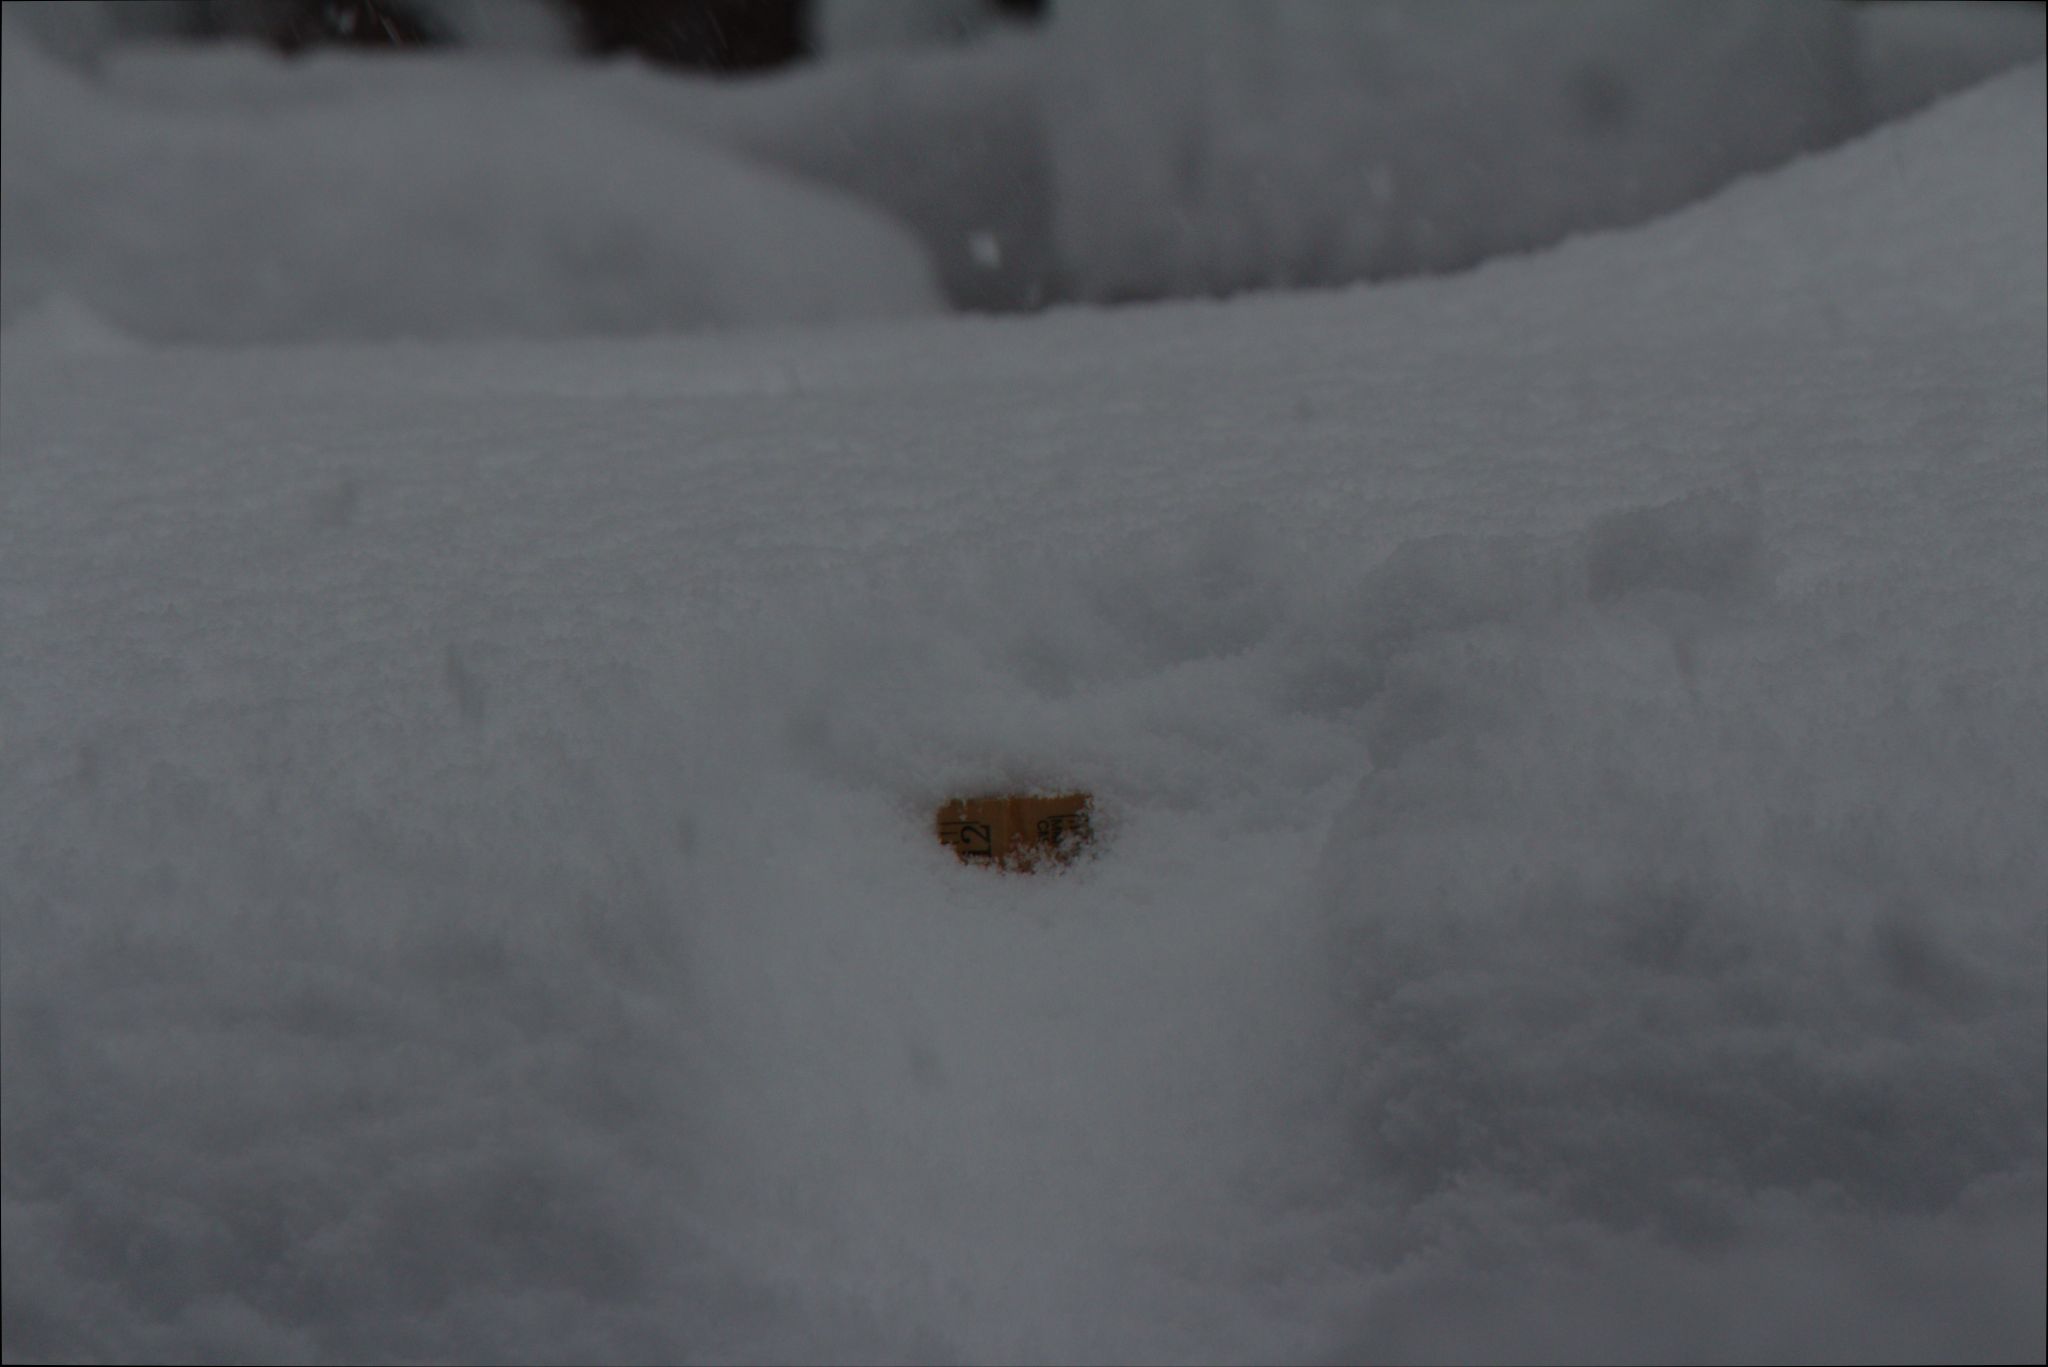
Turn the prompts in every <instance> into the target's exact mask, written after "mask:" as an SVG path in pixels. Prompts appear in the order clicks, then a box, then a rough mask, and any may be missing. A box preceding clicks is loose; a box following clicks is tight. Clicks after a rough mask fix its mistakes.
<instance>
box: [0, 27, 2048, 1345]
mask: <svg viewBox="0 0 2048 1367" xmlns="http://www.w3.org/2000/svg"><path fill="white" fill-rule="evenodd" d="M9 47H10V49H11V48H12V43H11V42H10V44H9ZM14 61H15V58H14V57H13V56H12V55H10V57H9V62H10V65H9V66H8V68H7V81H8V89H9V91H10V93H11V92H12V90H13V89H14V88H15V87H14V82H15V80H16V76H17V72H18V71H19V70H20V68H18V67H17V66H16V65H14ZM324 70H325V74H322V72H321V71H319V70H315V71H314V72H312V73H310V74H311V78H312V79H315V80H316V81H317V80H322V79H332V80H334V81H336V82H344V81H346V80H349V79H355V77H354V76H353V75H351V74H349V73H350V72H351V71H352V69H344V68H340V67H329V68H326V69H324ZM30 79H31V80H35V79H39V78H38V77H36V76H34V75H31V77H30ZM236 98H240V95H237V97H236ZM11 110H12V106H10V118H9V120H8V126H9V135H10V136H12V135H13V127H14V121H13V119H12V116H11ZM2044 115H2048V75H2044V72H2043V69H2042V68H2041V67H2040V66H2038V65H2037V66H2033V67H2031V68H2029V69H2027V70H2025V71H2022V72H2019V73H2016V74H2013V75H2011V76H2009V77H2007V78H2005V79H2003V80H2001V81H1999V82H1998V83H1996V84H1994V85H1991V86H1988V87H1986V88H1984V89H1982V90H1980V91H1977V92H1974V93H1971V94H1968V95H1966V96H1963V97H1961V98H1958V99H1955V100H1952V101H1950V102H1948V103H1946V104H1944V105H1942V106H1941V107H1939V108H1938V109H1935V110H1933V111H1930V112H1929V113H1927V114H1925V115H1923V116H1921V117H1919V118H1917V119H1915V120H1913V121H1911V122H1908V123H1905V124H1902V125H1899V126H1897V127H1895V128H1891V129H1887V130H1884V131H1882V132H1880V133H1879V134H1877V135H1875V136H1873V137H1871V138H1869V139H1867V140H1865V141H1863V142H1862V143H1859V144H1857V145H1854V146H1851V147H1848V148H1845V149H1842V150H1840V151H1837V152H1835V153H1832V154H1829V155H1826V156H1824V157H1820V158H1815V159H1812V160H1809V161H1806V162H1804V163H1802V164H1800V165H1797V166H1794V167H1792V168H1789V169H1788V170H1786V171H1784V172H1782V173H1780V174H1778V175H1775V176H1772V177H1769V178H1766V179H1762V180H1758V181H1754V182H1751V183H1748V184H1745V185H1742V186H1738V187H1736V188H1735V189H1733V190H1732V191H1730V192H1729V193H1726V194H1724V195H1722V196H1721V197H1719V198H1717V199H1715V200H1713V201H1711V202H1709V203H1707V204H1704V205H1701V206H1698V207H1696V208H1694V209H1691V210H1688V211H1686V212H1684V213H1681V214H1679V215H1677V216H1674V217H1672V218H1669V219H1667V220H1666V221H1664V222H1661V223H1659V224H1656V225H1653V226H1650V227H1646V228H1643V229H1640V230H1637V231H1633V232H1628V233H1619V234H1610V235H1606V236H1602V237H1596V238H1588V239H1584V240H1581V241H1577V242H1573V243H1569V244H1566V245H1565V246H1563V247H1562V248H1560V249H1558V250H1556V251H1553V252H1550V253H1547V254H1544V255H1541V256H1536V257H1532V258H1528V259H1523V260H1517V261H1511V262H1502V263H1497V264H1495V265H1492V266H1489V267H1486V268H1483V269H1481V270H1478V271H1475V272H1472V273H1470V274H1467V275H1464V276H1460V277H1456V278H1451V279H1445V280H1435V281H1426V282H1416V283H1410V284H1405V285H1396V286H1387V287H1381V288H1375V289H1369V290H1364V291H1353V292H1348V293H1344V294H1327V295H1307V294H1305V295H1297V296H1291V297H1264V298H1251V299H1242V300H1237V301H1233V302H1230V303H1223V304H1217V303H1200V304H1185V305H1176V306H1167V307H1159V308H1152V309H1140V310H1124V311H1117V312H1095V311H1084V310H1075V311H1064V312H1054V313H1049V314H1046V315H1043V316H1040V317H1035V318H1029V319H1011V320H991V319H957V318H956V319H927V320H910V321H904V322H899V323H894V324H869V325H862V326H859V327H847V328H842V329H838V330H833V329H813V330H784V331H770V332H760V333H754V334H747V335H737V336H731V337H725V338H720V339H715V340H714V339H695V340H691V339H669V340H662V341H641V342H631V343H629V342H618V341H612V342H592V341H584V342H577V343H554V344H546V345H541V344H534V343H508V342H495V343H476V342H469V343H460V344H456V343H442V344H437V345H407V346H388V345H387V346H374V347H373V346H343V345H324V346H307V347H299V348H273V349H269V350H252V351H235V350H213V351H207V350H198V349H151V348H148V347H142V346H138V345H137V344H136V343H135V341H134V339H133V338H129V337H124V336H123V335H122V334H121V333H119V332H118V331H110V330H109V329H108V328H107V327H106V325H105V324H104V323H103V322H101V321H98V320H97V319H96V318H95V316H94V313H93V311H92V309H90V308H89V307H86V306H84V305H75V301H72V302H67V301H66V299H65V297H64V296H62V295H55V296H52V297H50V298H48V299H45V300H44V301H43V303H42V304H41V305H39V306H38V308H37V309H36V310H33V311H31V312H28V313H25V314H23V315H22V316H21V317H20V318H19V320H18V321H17V323H16V325H15V326H14V327H12V328H10V329H9V330H8V332H7V334H6V339H5V345H4V348H0V642H4V648H0V757H4V763H0V918H4V919H0V933H4V946H5V955H4V959H0V1064H4V1067H0V1077H4V1086H5V1100H6V1104H5V1107H4V1110H0V1127H4V1131H0V1176H4V1182H0V1202H4V1205H0V1210H4V1221H0V1301H4V1305H0V1346H4V1352H5V1354H6V1355H7V1356H8V1357H9V1358H11V1359H13V1358H18V1359H22V1360H29V1359H37V1358H43V1357H98V1358H123V1359H151V1358H159V1357H179V1358H195V1357H203V1358H210V1359H223V1360H225V1359H258V1360H281V1361H292V1360H311V1359H325V1360H334V1359H343V1358H350V1357H362V1358H367V1359H372V1360H394V1359H408V1360H418V1359H425V1358H459V1359H465V1360H484V1359H496V1358H505V1359H509V1360H556V1361H559V1360H624V1359H658V1360H676V1359H683V1360H713V1361H726V1360H773V1361H782V1360H792V1359H795V1360H835V1361H837V1360H859V1359H878V1360H898V1359H917V1360H955V1359H958V1360H970V1361H1022V1360H1031V1361H1038V1360H1075V1361H1087V1360H1218V1359H1223V1360H1261V1361H1265V1360H1276V1359H1277V1360H1289V1361H1330V1360H1338V1361H1356V1360H1370V1359H1380V1360H1384V1359H1396V1360H1432V1359H1438V1360H1441V1359H1451V1360H1472V1359H1489V1360H1490V1359H1514V1358H1572V1359H1592V1358H1614V1359H1630V1358H1637V1357H1653V1358H1686V1357H1692V1358H1710V1359H1755V1360H1781V1359H1786V1358H1790V1359H1838V1358H1845V1357H1847V1358H1873V1357H1885V1358H1907V1359H1917V1358H1921V1357H1926V1358H1935V1359H1973V1358H1979V1357H2004V1358H2022V1359H2025V1358H2035V1359H2038V1358H2039V1357H2040V1356H2041V1355H2042V1353H2043V1350H2044V1347H2048V1343H2044V1338H2048V1334H2044V1313H2048V1312H2044V1293H2043V1285H2044V1273H2048V1267H2044V1261H2048V1258H2044V1236H2048V1134H2044V1129H2048V1120H2044V1115H2048V854H2044V853H2043V850H2042V846H2041V842H2040V832H2041V830H2042V829H2044V828H2048V725H2044V720H2048V685H2044V683H2043V681H2044V680H2048V631H2044V630H2043V626H2042V621H2043V618H2042V604H2043V603H2044V602H2048V547H2044V543H2043V541H2042V539H2041V537H2040V536H2039V529H2040V526H2041V523H2042V521H2043V514H2044V511H2048V222H2044V215H2048V210H2044V201H2048V185H2044V161H2048V157H2044V151H2048V146H2044V134H2043V128H2044ZM12 161H13V156H12V151H11V149H10V152H9V164H10V168H11V166H12ZM9 174H10V175H11V174H13V172H12V170H11V169H10V171H9ZM12 233H13V225H12V221H10V224H9V236H10V239H11V237H12ZM15 269H16V266H15V264H14V259H13V258H10V259H9V264H8V266H7V270H8V271H9V272H12V271H14V270H15ZM535 287H536V288H541V287H542V286H541V285H539V284H536V286H535ZM89 302H91V301H88V303H89ZM74 305H75V306H74ZM307 307H315V306H314V305H307ZM318 307H326V305H325V304H321V305H318ZM279 316H282V314H280V315H279ZM312 321H313V322H317V321H318V320H317V319H316V320H312ZM318 330H319V329H318V328H317V327H313V326H311V323H310V322H309V326H308V331H309V332H317V331H318ZM1041 783H1043V784H1059V785H1068V784H1073V785H1079V786H1086V787H1089V788H1091V789H1093V790H1094V791H1095V792H1096V793H1097V794H1098V797H1099V800H1100V803H1101V811H1102V823H1101V824H1102V826H1103V829H1104V841H1103V844H1102V848H1101V852H1100V856H1099V858H1097V859H1095V860H1093V861H1090V862H1087V863H1084V864H1083V865H1081V866H1079V867H1077V868H1075V869H1074V870H1072V871H1071V872H1068V873H1065V874H1061V875H1058V876H1050V877H1039V878H1028V879H1026V878H1008V879H1006V878H1000V877H991V876H989V875H987V874H985V873H984V872H982V871H980V870H975V869H969V868H964V867H962V866H960V865H958V864H957V863H955V862H954V861H953V860H952V859H951V857H950V856H949V855H948V854H947V853H946V852H945V851H944V850H942V849H941V848H940V847H939V846H938V845H937V844H936V842H935V841H934V840H933V839H932V837H931V833H930V830H929V828H928V822H929V820H930V813H931V810H932V807H933V806H934V804H935V803H936V802H937V801H939V800H940V799H942V798H944V797H946V796H948V795H950V794H953V793H956V792H960V791H965V790H972V789H1001V788H1006V787H1010V786H1013V785H1031V784H1041Z"/></svg>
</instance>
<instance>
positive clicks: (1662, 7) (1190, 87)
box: [1049, 0, 1859, 299]
mask: <svg viewBox="0 0 2048 1367" xmlns="http://www.w3.org/2000/svg"><path fill="white" fill-rule="evenodd" d="M1058 13H1059V22H1058V24H1057V27H1056V30H1055V32H1056V36H1057V37H1058V39H1059V41H1060V42H1061V43H1062V44H1063V48H1062V60H1061V61H1059V62H1058V63H1057V64H1056V70H1057V71H1058V73H1059V76H1060V78H1061V79H1060V80H1059V83H1058V84H1057V86H1056V88H1055V94H1054V97H1053V98H1052V100H1051V102H1050V105H1049V108H1050V111H1051V119H1052V130H1053V131H1052V136H1053V142H1054V150H1053V165H1054V167H1055V168H1056V176H1055V183H1056V187H1057V191H1058V223H1059V233H1060V238H1061V244H1062V248H1063V256H1064V258H1065V259H1066V260H1067V262H1068V263H1069V265H1070V268H1071V269H1072V271H1073V272H1074V276H1075V279H1074V285H1075V287H1076V288H1077V289H1078V291H1079V292H1080V293H1081V294H1082V295H1084V296H1085V297H1089V298H1097V299H1105V298H1122V297H1130V296H1158V295H1169V294H1190V293H1209V292H1227V291H1231V290H1237V289H1245V288H1250V287H1254V286H1268V285H1303V284H1327V283H1330V282H1334V281H1344V280H1356V279H1359V278H1362V277H1372V276H1387V275H1397V274H1412V273H1414V272H1417V271H1429V270H1445V269H1449V268H1452V267H1459V266H1467V265H1470V264H1472V263H1473V262H1475V261H1478V260H1481V259H1483V258H1485V257H1488V256H1492V255H1496V254H1498V253H1501V252H1504V251H1513V250H1517V249H1526V248H1529V247H1535V246H1541V245H1544V244H1546V243H1549V242H1553V241H1555V240H1557V239H1558V238H1561V237H1563V236H1565V235H1566V234H1567V233H1569V232H1572V231H1576V230H1583V229H1587V228H1597V227H1603V226H1608V225H1611V224H1616V223H1629V222H1637V221H1640V220H1642V219H1645V218H1648V217H1651V216H1652V215H1654V214H1657V213H1660V212H1662V211H1665V210H1668V209H1671V208H1675V207H1676V206H1678V205H1679V204H1682V203H1684V202H1686V201H1687V200H1691V199H1697V198H1698V197H1699V196H1701V195H1702V194H1705V193H1706V192H1707V191H1709V190H1712V189H1714V188H1717V187H1718V186H1720V185H1721V184H1723V183H1725V182H1726V181H1728V180H1730V179H1732V178H1733V177H1734V176H1736V175H1738V174H1741V173H1743V172H1745V171H1751V170H1755V169H1758V168H1760V167H1764V166H1769V165H1773V164H1775V163H1778V162H1781V161H1784V160H1786V159H1788V158H1790V157H1791V156H1792V155H1794V154H1795V153H1798V152H1801V151H1805V150H1807V149H1810V148H1813V147H1818V146H1821V145H1823V144H1825V143H1828V142H1831V141H1834V140H1836V139H1838V138H1840V137H1842V136H1845V135H1846V134H1848V133H1849V132H1851V131H1853V130H1854V129H1855V128H1857V127H1858V126H1859V115H1858V91H1857V88H1856V46H1855V32H1856V30H1855V23H1856V20H1855V17H1854V14H1853V12H1852V11H1851V9H1850V8H1849V7H1848V6H1846V5H1784V4H1774V3H1769V0H1753V2H1752V3H1746V4H1716V5H1709V6H1702V5H1685V4H1655V5H1645V4H1641V3H1638V0H1594V2H1593V3H1579V4H1574V5H1569V6H1557V5H1484V4H1472V3H1463V4H1443V3H1434V4H1426V5H1418V4H1404V3H1391V4H1385V3H1383V4H1348V5H1330V4H1321V3H1314V0H1308V2H1307V3H1304V2H1303V0H1294V3H1286V4H1272V3H1267V2H1266V0H1257V2H1256V3H1254V2H1253V0H1237V2H1236V3H1223V2H1222V0H1212V2H1211V3H1204V4H1198V5H1190V4H1186V3H1181V2H1180V0H1172V2H1171V3H1169V2H1168V0H1155V2H1154V3H1151V4H1119V5H1072V6H1067V7H1063V8H1062V9H1061V10H1060V11H1059V12H1058Z"/></svg>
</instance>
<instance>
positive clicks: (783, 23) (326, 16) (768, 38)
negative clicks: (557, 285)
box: [195, 0, 1046, 72]
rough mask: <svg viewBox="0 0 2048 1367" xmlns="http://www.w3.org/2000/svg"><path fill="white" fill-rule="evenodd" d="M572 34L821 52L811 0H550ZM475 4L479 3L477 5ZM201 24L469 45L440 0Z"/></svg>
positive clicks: (754, 63)
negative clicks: (816, 46) (814, 41)
mask: <svg viewBox="0 0 2048 1367" xmlns="http://www.w3.org/2000/svg"><path fill="white" fill-rule="evenodd" d="M984 4H985V6H986V8H987V9H988V10H989V11H990V12H991V13H993V14H1000V15H1003V16H1006V17H1010V18H1018V19H1036V18H1039V17H1042V16H1043V14H1044V13H1045V9H1046V0H984ZM550 7H551V8H553V9H555V10H557V11H558V12H559V13H560V16H561V19H562V24H563V32H564V36H565V38H567V39H568V40H570V41H572V42H573V43H574V45H575V46H576V47H578V48H580V49H581V50H582V51H584V52H587V53H591V54H594V55H599V56H610V55H617V54H622V53H632V54H634V55H637V56H640V57H643V58H645V59H647V60H648V61H651V62H659V63H661V64H663V65H665V66H674V67H682V68H686V69H688V70H692V71H709V72H746V71H765V70H769V69H772V68H774V67H778V66H783V65H785V64H787V63H789V62H793V61H797V60H799V59H802V58H804V57H808V56H810V55H812V44H811V35H812V34H813V32H814V27H813V23H812V19H813V14H812V5H811V3H809V0H550ZM471 8H474V7H471ZM201 10H202V12H203V13H204V16H205V17H204V18H203V19H201V20H200V22H199V23H198V24H197V25H195V27H196V28H198V29H199V30H202V31H210V32H211V33H212V34H214V35H223V34H240V35H244V36H250V37H255V38H258V39H260V40H262V41H264V42H266V43H269V44H270V45H271V46H273V47H275V48H277V49H278V50H279V51H281V52H291V53H296V52H302V51H305V50H307V49H309V48H318V47H358V48H379V47H382V48H414V47H439V46H444V45H463V44H465V43H466V42H467V41H468V37H469V35H467V34H465V33H463V32H462V31H461V26H460V24H459V23H456V22H452V21H451V17H450V12H449V8H448V7H447V6H445V5H442V4H437V3H435V0H212V3H210V4H206V5H203V6H201Z"/></svg>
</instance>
